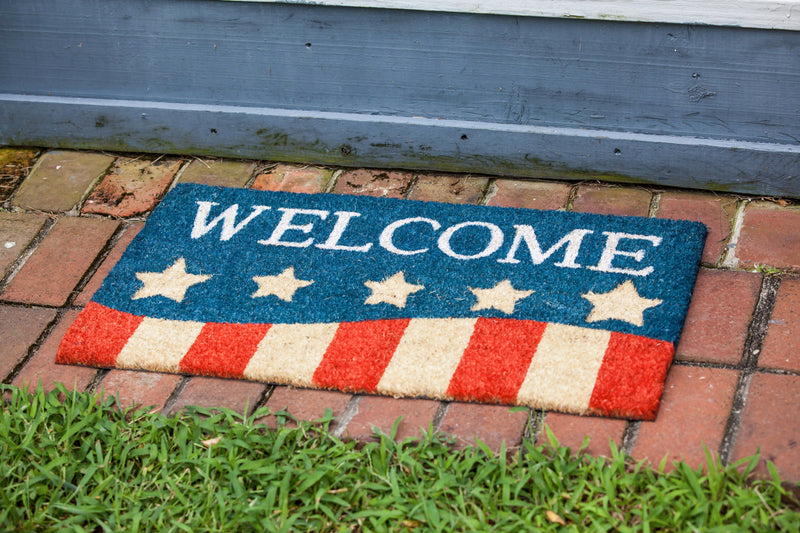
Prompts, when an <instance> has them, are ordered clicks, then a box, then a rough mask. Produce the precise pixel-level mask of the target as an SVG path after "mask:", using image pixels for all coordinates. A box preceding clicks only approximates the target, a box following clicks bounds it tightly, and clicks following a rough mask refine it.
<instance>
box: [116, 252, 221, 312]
mask: <svg viewBox="0 0 800 533" xmlns="http://www.w3.org/2000/svg"><path fill="white" fill-rule="evenodd" d="M136 278H137V279H138V280H139V281H141V282H142V283H144V285H143V286H142V288H140V289H139V290H138V291H136V293H135V294H134V295H133V296H131V300H138V299H140V298H149V297H151V296H163V297H164V298H169V299H170V300H175V301H176V302H178V303H180V302H182V301H183V298H184V297H185V296H186V290H187V289H188V288H189V287H191V286H192V285H197V284H198V283H203V282H204V281H208V280H209V279H211V276H208V275H204V274H189V273H188V272H186V260H185V259H184V258H183V257H179V258H178V260H177V261H175V263H173V264H172V266H171V267H168V268H167V269H166V270H164V272H137V273H136Z"/></svg>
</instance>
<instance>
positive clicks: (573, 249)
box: [497, 224, 594, 268]
mask: <svg viewBox="0 0 800 533" xmlns="http://www.w3.org/2000/svg"><path fill="white" fill-rule="evenodd" d="M514 227H515V228H516V229H517V232H516V233H515V234H514V241H513V242H512V243H511V248H510V249H509V250H508V254H506V256H505V258H504V259H498V260H497V262H498V263H519V259H517V258H516V257H515V256H516V255H517V249H519V245H520V244H521V243H522V241H525V244H526V245H527V246H528V251H529V252H530V253H531V260H532V261H533V264H534V265H538V264H541V263H543V262H544V261H546V260H547V258H548V257H550V256H551V255H553V254H554V253H555V252H556V251H558V250H559V249H560V248H562V247H563V246H565V245H566V247H567V249H566V250H565V251H564V260H563V261H561V262H559V263H554V265H555V266H560V267H567V268H580V267H581V265H579V264H577V263H576V262H575V259H576V258H577V257H578V252H579V251H580V248H581V243H582V242H583V238H584V237H585V236H586V235H589V234H590V233H594V232H593V231H592V230H590V229H575V230H572V231H570V232H569V233H567V234H566V235H564V236H563V237H562V238H561V240H560V241H558V242H557V243H555V244H554V245H553V246H551V247H550V248H548V249H547V251H546V252H542V247H541V246H539V241H538V239H537V238H536V231H534V229H533V228H532V227H531V226H526V225H524V224H520V225H517V224H514Z"/></svg>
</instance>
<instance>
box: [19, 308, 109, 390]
mask: <svg viewBox="0 0 800 533" xmlns="http://www.w3.org/2000/svg"><path fill="white" fill-rule="evenodd" d="M77 316H78V311H67V312H65V313H64V316H62V317H61V320H60V321H59V323H58V324H57V325H56V327H55V328H53V331H52V332H50V335H48V336H47V340H46V341H45V342H44V343H43V344H42V346H41V348H39V350H38V351H37V352H36V353H35V354H34V355H33V357H32V358H31V359H30V360H29V361H28V362H27V363H26V364H25V366H24V367H22V370H21V371H20V373H19V374H18V375H17V377H16V378H14V381H13V382H12V383H11V384H12V385H14V386H15V387H26V388H28V389H34V388H36V387H37V385H38V384H39V383H40V382H41V384H42V388H43V389H44V390H45V391H50V390H52V389H53V388H55V386H54V383H63V384H64V386H65V387H67V388H68V389H72V390H79V391H82V390H86V387H87V386H88V385H89V383H90V382H91V381H92V379H94V377H95V376H96V375H97V369H96V368H88V367H85V366H76V365H57V364H56V352H57V351H58V345H59V344H60V343H61V339H62V337H64V335H65V334H66V333H67V329H69V326H70V325H72V323H73V322H74V321H75V319H76V318H77Z"/></svg>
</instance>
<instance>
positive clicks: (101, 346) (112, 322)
mask: <svg viewBox="0 0 800 533" xmlns="http://www.w3.org/2000/svg"><path fill="white" fill-rule="evenodd" d="M143 318H144V317H141V316H136V315H131V314H129V313H123V312H121V311H117V310H116V309H111V308H109V307H105V306H103V305H100V304H98V303H95V302H89V304H88V305H87V306H86V307H85V308H84V309H83V311H81V314H79V315H78V318H76V319H75V322H73V323H72V325H71V326H70V327H69V330H68V331H67V334H66V335H64V338H63V339H61V344H60V345H59V347H58V353H57V354H56V363H59V364H63V365H70V364H78V365H91V366H105V367H114V366H116V362H117V355H119V352H121V351H122V349H123V348H124V347H125V344H127V342H128V339H129V338H130V337H131V335H133V332H134V331H136V328H138V327H139V324H140V323H141V322H142V320H143Z"/></svg>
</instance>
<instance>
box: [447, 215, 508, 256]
mask: <svg viewBox="0 0 800 533" xmlns="http://www.w3.org/2000/svg"><path fill="white" fill-rule="evenodd" d="M468 226H480V227H483V228H486V229H488V230H489V234H490V236H491V237H490V239H489V242H488V244H487V245H486V247H485V248H484V249H483V250H481V251H480V252H478V253H476V254H472V255H464V254H459V253H456V252H454V251H453V249H452V248H451V247H450V239H452V238H453V235H455V233H456V232H457V231H459V230H461V229H463V228H466V227H468ZM438 244H439V249H440V250H441V251H442V252H444V253H445V254H446V255H449V256H450V257H455V258H456V259H464V260H466V259H480V258H481V257H488V256H490V255H492V254H493V253H495V252H496V251H497V250H498V249H499V248H500V247H501V246H502V245H503V230H501V229H500V228H499V227H497V226H495V225H494V224H490V223H489V222H479V221H471V222H462V223H460V224H456V225H455V226H450V227H449V228H447V229H446V230H444V232H442V234H441V235H440V236H439V241H438Z"/></svg>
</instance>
